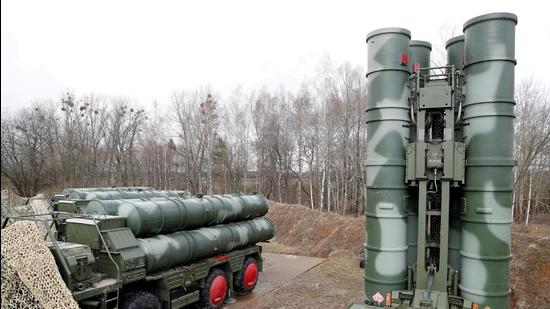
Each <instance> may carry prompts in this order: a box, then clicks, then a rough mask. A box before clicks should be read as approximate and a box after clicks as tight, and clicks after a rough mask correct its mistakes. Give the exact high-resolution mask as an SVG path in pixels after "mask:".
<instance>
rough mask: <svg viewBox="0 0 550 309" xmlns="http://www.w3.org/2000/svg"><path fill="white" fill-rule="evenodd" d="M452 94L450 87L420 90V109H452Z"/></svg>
mask: <svg viewBox="0 0 550 309" xmlns="http://www.w3.org/2000/svg"><path fill="white" fill-rule="evenodd" d="M451 93H452V89H451V87H450V86H444V87H427V88H420V96H419V98H418V100H419V104H418V107H419V108H420V109H429V108H451V107H452V101H451Z"/></svg>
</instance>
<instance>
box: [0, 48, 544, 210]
mask: <svg viewBox="0 0 550 309" xmlns="http://www.w3.org/2000/svg"><path fill="white" fill-rule="evenodd" d="M366 95H367V89H366V78H365V72H364V70H363V69H362V68H361V67H356V66H353V65H351V64H349V63H343V64H339V65H337V64H334V63H333V62H332V61H330V59H328V58H327V59H324V60H323V61H322V62H321V63H320V64H319V66H318V70H317V74H316V76H315V77H314V78H313V79H312V80H309V81H306V82H304V83H303V84H302V86H301V87H300V89H299V90H297V91H290V90H288V89H285V88H284V87H283V86H281V87H279V88H278V89H276V90H273V91H271V90H268V89H267V88H262V89H257V90H253V91H244V90H243V89H242V88H237V89H235V90H234V91H233V92H232V93H231V94H230V95H228V96H221V95H219V94H217V93H216V90H215V89H212V88H209V87H203V88H201V89H191V90H178V91H175V92H174V93H173V94H172V95H171V97H170V102H169V104H168V105H167V106H166V107H165V108H160V107H159V106H158V104H156V103H153V104H150V103H149V104H148V107H147V108H146V109H145V108H144V106H143V105H142V104H140V103H138V102H135V101H132V100H130V99H128V98H124V97H112V96H103V95H96V94H88V95H82V94H76V93H72V92H67V93H66V94H64V95H63V96H62V97H61V98H58V99H45V100H43V101H40V102H36V103H35V104H34V105H33V107H31V108H24V109H20V110H18V111H16V112H14V113H10V114H2V137H1V143H2V144H1V146H2V169H1V171H2V187H3V188H4V187H12V188H14V190H15V191H16V192H17V193H18V194H20V195H23V196H32V195H34V194H36V193H37V192H39V191H47V192H56V191H60V190H61V189H62V188H65V187H95V186H151V187H155V188H157V189H187V190H189V191H191V192H193V193H225V192H235V191H241V192H246V193H248V192H261V193H263V194H264V195H266V196H267V197H268V198H269V199H271V200H275V201H279V202H283V203H296V204H302V205H305V206H308V207H310V208H312V209H319V210H323V211H331V212H336V213H339V214H343V215H345V214H354V215H358V214H361V213H362V212H363V202H364V201H363V199H364V192H363V161H364V159H365V157H364V154H365V146H366V130H365V127H366V126H365V107H366ZM516 101H517V102H516V127H515V139H514V144H515V145H514V146H515V153H516V160H517V161H518V164H517V167H516V169H515V175H516V178H515V195H514V199H515V203H514V204H515V210H514V215H515V219H516V220H517V221H524V220H528V216H527V213H531V215H532V214H533V213H537V212H548V211H550V91H549V89H548V85H545V84H543V83H541V82H539V81H536V80H533V79H528V80H522V81H518V83H517V89H516Z"/></svg>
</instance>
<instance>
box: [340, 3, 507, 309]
mask: <svg viewBox="0 0 550 309" xmlns="http://www.w3.org/2000/svg"><path fill="white" fill-rule="evenodd" d="M516 24H517V16H516V15H514V14H510V13H492V14H486V15H482V16H478V17H475V18H473V19H471V20H469V21H467V22H466V23H465V24H464V28H463V30H464V35H461V36H457V37H455V38H452V39H450V40H449V41H448V42H447V44H446V49H447V65H445V66H440V67H431V66H430V51H431V44H430V43H429V42H425V41H414V40H413V41H411V33H410V32H409V31H408V30H406V29H403V28H383V29H379V30H375V31H373V32H371V33H369V34H368V35H367V45H368V71H367V78H368V94H367V108H366V111H367V117H366V118H367V120H366V122H367V150H366V151H367V159H366V161H365V170H366V175H365V179H366V184H365V185H366V207H365V216H366V230H367V231H366V232H367V234H366V242H365V260H364V261H362V263H361V265H363V266H364V268H365V269H364V279H365V294H366V300H365V302H364V303H363V304H354V305H351V306H350V308H378V307H391V308H421V309H432V308H439V309H446V308H453V309H459V308H463V309H466V308H468V309H478V308H484V309H490V308H493V309H497V308H508V305H509V303H508V302H509V294H510V285H509V281H510V278H509V263H510V259H511V251H510V244H511V223H512V218H511V212H512V185H513V170H512V169H513V166H514V164H515V161H514V159H513V133H514V67H515V64H516V60H515V57H514V54H515V53H514V50H515V27H516Z"/></svg>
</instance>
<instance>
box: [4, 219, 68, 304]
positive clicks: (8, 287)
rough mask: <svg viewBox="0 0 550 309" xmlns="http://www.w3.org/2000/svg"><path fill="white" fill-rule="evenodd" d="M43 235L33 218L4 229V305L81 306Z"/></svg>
mask: <svg viewBox="0 0 550 309" xmlns="http://www.w3.org/2000/svg"><path fill="white" fill-rule="evenodd" d="M23 235H24V237H23ZM41 235H42V234H41V233H40V230H39V229H38V227H37V226H36V224H35V223H33V222H30V221H19V222H16V223H14V224H12V225H10V226H9V227H7V228H5V229H3V230H2V308H78V305H77V303H76V302H75V301H74V299H73V298H72V296H71V292H70V291H69V290H68V289H67V287H66V286H65V282H63V279H62V278H61V275H60V274H59V271H58V269H57V265H56V264H55V260H54V258H53V256H52V254H51V252H50V250H49V249H48V246H47V245H46V242H45V241H44V240H43V238H42V236H41Z"/></svg>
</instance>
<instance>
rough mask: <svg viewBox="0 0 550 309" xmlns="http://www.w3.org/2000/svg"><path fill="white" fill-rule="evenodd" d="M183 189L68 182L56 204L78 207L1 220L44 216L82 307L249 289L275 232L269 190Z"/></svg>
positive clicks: (159, 303)
mask: <svg viewBox="0 0 550 309" xmlns="http://www.w3.org/2000/svg"><path fill="white" fill-rule="evenodd" d="M144 191H146V192H148V193H147V194H148V195H147V196H140V197H139V198H135V196H134V195H131V194H128V193H132V192H144ZM179 193H181V192H172V191H155V190H152V189H149V188H146V189H143V188H139V190H137V189H134V188H117V189H113V188H106V189H105V188H94V189H93V190H90V189H70V190H66V191H64V192H63V193H62V194H61V195H62V196H63V197H62V199H58V200H57V204H56V205H55V207H57V208H61V207H66V208H64V209H65V210H70V211H59V209H58V210H54V211H51V212H50V213H48V214H45V215H44V214H39V215H34V216H12V217H7V218H6V219H5V220H4V222H2V228H4V227H5V226H6V224H7V223H8V222H13V221H16V220H33V221H37V222H42V223H43V224H44V225H45V226H46V229H45V230H46V231H47V235H46V238H47V239H48V247H49V248H50V250H51V252H52V254H53V256H54V258H55V261H56V264H57V266H58V268H59V271H60V274H61V276H62V278H63V280H64V282H65V284H66V286H67V288H68V289H69V290H70V291H71V293H72V296H73V298H74V299H75V300H76V301H77V302H78V305H79V306H80V307H81V308H151V309H156V308H182V307H185V306H188V305H195V306H196V307H201V308H221V306H222V305H223V304H224V302H226V301H229V300H232V299H233V297H234V295H241V294H248V293H251V292H252V290H253V289H254V288H255V286H256V283H257V280H258V275H259V273H260V272H261V271H262V266H263V258H262V247H261V246H260V245H258V243H260V242H265V241H268V240H269V239H271V238H272V237H273V236H274V233H275V225H274V223H273V222H272V221H271V220H270V219H268V218H266V217H263V216H264V215H265V214H266V213H267V210H268V204H267V200H266V199H265V198H264V197H263V196H261V195H258V194H251V195H243V194H230V195H219V196H217V195H211V196H202V195H201V196H197V197H190V196H188V194H187V193H185V192H184V194H183V195H178V194H179ZM91 194H94V196H93V197H94V199H91V200H88V198H89V197H90V195H91ZM99 197H103V198H105V199H98V198H99ZM124 197H126V199H124ZM54 202H55V201H53V202H52V204H54ZM71 203H72V204H73V207H69V206H70V205H71ZM77 203H82V205H85V207H80V206H82V205H80V206H78V207H74V206H75V205H76V204H77ZM90 203H91V206H90Z"/></svg>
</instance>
